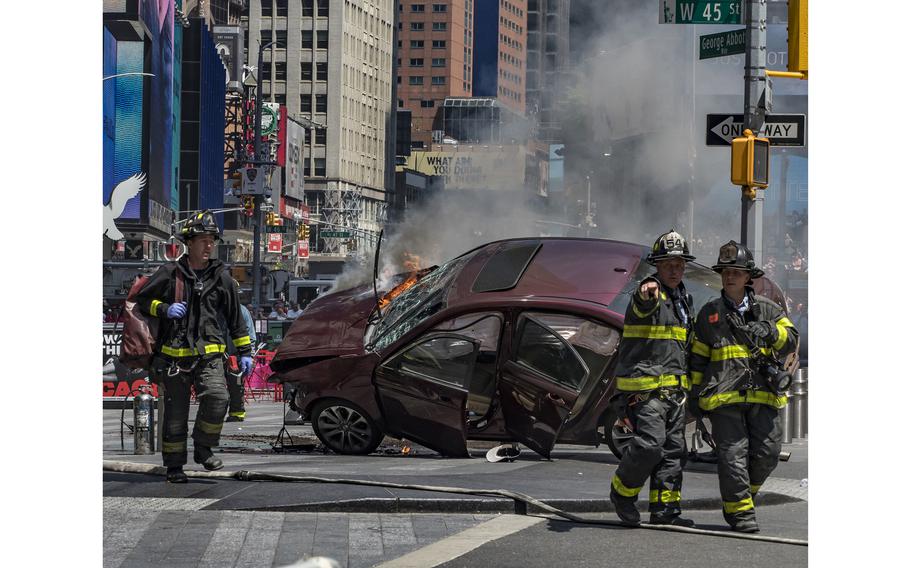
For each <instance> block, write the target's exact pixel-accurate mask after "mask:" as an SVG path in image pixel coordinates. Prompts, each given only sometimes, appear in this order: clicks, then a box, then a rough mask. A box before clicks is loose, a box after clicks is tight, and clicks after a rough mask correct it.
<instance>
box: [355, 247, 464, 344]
mask: <svg viewBox="0 0 910 568" xmlns="http://www.w3.org/2000/svg"><path fill="white" fill-rule="evenodd" d="M473 256H474V255H463V256H460V257H458V258H456V259H453V260H450V261H449V262H447V263H445V264H443V265H442V266H440V267H439V268H437V269H436V270H434V271H433V272H430V273H429V274H427V275H426V276H424V277H423V278H422V279H421V280H419V281H418V282H417V283H416V284H414V286H412V287H411V288H409V289H408V290H406V291H405V292H403V293H401V295H399V296H398V297H397V298H395V299H394V300H392V302H391V303H390V304H389V305H388V307H386V308H385V309H384V310H383V311H382V320H381V321H380V322H379V323H377V324H375V325H370V326H369V328H368V329H367V333H366V338H365V339H366V342H367V344H368V346H369V347H370V348H372V349H373V350H381V349H384V348H385V347H387V346H389V345H391V344H392V343H394V342H395V341H397V340H398V338H400V337H401V336H402V335H404V334H405V333H407V332H409V331H410V330H412V329H414V327H415V326H417V325H418V324H419V323H420V322H422V321H423V320H425V319H426V318H428V317H430V316H431V315H433V314H435V313H436V312H438V311H439V310H441V309H442V308H444V307H445V297H446V292H447V291H448V288H449V284H450V283H451V282H452V280H453V279H454V277H455V276H456V275H457V274H458V273H459V272H460V271H461V269H462V267H463V266H464V265H465V264H467V262H468V260H470V259H471V257H473Z"/></svg>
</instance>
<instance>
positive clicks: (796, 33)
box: [787, 0, 809, 73]
mask: <svg viewBox="0 0 910 568" xmlns="http://www.w3.org/2000/svg"><path fill="white" fill-rule="evenodd" d="M787 70H788V71H792V72H794V73H808V72H809V0H789V1H788V2H787Z"/></svg>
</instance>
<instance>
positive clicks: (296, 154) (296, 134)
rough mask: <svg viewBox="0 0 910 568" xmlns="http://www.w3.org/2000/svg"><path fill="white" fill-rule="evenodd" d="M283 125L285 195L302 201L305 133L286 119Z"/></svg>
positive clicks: (301, 127) (298, 125)
mask: <svg viewBox="0 0 910 568" xmlns="http://www.w3.org/2000/svg"><path fill="white" fill-rule="evenodd" d="M285 124H286V128H285V143H284V150H285V153H284V168H285V194H286V195H288V196H289V197H293V198H295V199H299V200H301V201H302V200H303V199H304V194H303V187H304V169H303V145H304V139H305V138H304V137H305V136H306V131H305V130H304V128H303V126H301V125H300V124H298V123H296V122H294V121H293V120H290V119H287V120H286V121H285Z"/></svg>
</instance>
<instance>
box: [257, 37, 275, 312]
mask: <svg viewBox="0 0 910 568" xmlns="http://www.w3.org/2000/svg"><path fill="white" fill-rule="evenodd" d="M273 43H276V42H274V41H270V42H269V43H266V44H264V45H260V46H259V59H258V62H257V67H256V111H255V119H254V120H255V121H256V122H255V124H254V128H255V133H256V134H255V136H254V138H253V160H254V164H255V166H256V167H259V166H260V165H262V163H263V162H264V161H265V160H263V158H262V154H261V148H262V54H263V52H265V50H266V48H268V47H269V46H271V45H272V44H273ZM261 205H262V196H261V195H254V196H253V310H254V311H258V310H259V297H260V290H261V289H262V275H261V274H260V272H259V264H260V256H261V252H260V248H261V244H262V235H261V233H262V218H261V217H262V210H261V209H260V206H261Z"/></svg>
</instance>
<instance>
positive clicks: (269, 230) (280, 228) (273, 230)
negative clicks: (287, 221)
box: [265, 225, 289, 234]
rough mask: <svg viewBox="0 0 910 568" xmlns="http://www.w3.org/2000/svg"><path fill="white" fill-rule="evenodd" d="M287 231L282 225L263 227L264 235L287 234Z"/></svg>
mask: <svg viewBox="0 0 910 568" xmlns="http://www.w3.org/2000/svg"><path fill="white" fill-rule="evenodd" d="M288 230H289V229H288V227H285V226H284V225H266V226H265V232H266V233H269V234H271V233H287V232H288Z"/></svg>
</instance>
